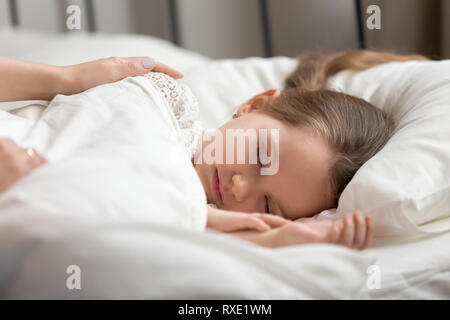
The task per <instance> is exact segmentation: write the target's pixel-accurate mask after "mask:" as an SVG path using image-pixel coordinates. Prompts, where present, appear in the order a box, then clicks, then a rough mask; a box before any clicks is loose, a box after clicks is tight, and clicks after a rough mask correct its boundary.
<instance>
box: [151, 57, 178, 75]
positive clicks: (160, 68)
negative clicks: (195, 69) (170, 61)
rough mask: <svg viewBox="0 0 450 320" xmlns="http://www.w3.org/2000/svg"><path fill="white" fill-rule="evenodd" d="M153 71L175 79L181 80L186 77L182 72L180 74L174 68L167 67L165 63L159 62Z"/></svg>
mask: <svg viewBox="0 0 450 320" xmlns="http://www.w3.org/2000/svg"><path fill="white" fill-rule="evenodd" d="M153 71H156V72H162V73H165V74H167V75H168V76H171V77H172V78H174V79H181V78H183V77H184V76H183V74H182V73H181V72H179V71H177V70H175V69H174V68H172V67H169V66H167V65H165V64H164V63H162V62H159V61H158V62H156V67H155V68H153Z"/></svg>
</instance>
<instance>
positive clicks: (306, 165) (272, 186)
mask: <svg viewBox="0 0 450 320" xmlns="http://www.w3.org/2000/svg"><path fill="white" fill-rule="evenodd" d="M279 94H280V92H279V91H278V90H269V91H267V92H265V93H263V94H260V95H258V96H256V97H254V98H253V99H251V100H250V101H248V102H247V103H245V104H244V105H242V106H241V107H240V108H239V110H238V117H237V118H236V119H233V120H231V121H229V122H227V123H226V124H225V125H223V126H222V127H220V128H219V129H218V130H219V131H220V133H221V136H222V138H223V143H222V153H223V161H219V162H220V164H217V163H213V164H207V163H205V161H203V163H197V164H196V165H195V170H196V172H197V174H198V176H199V178H200V180H201V182H202V184H203V188H204V189H205V193H206V196H207V200H208V203H214V204H215V205H217V207H218V208H219V209H224V210H231V211H240V212H249V213H252V212H268V213H271V214H275V215H279V216H282V217H284V218H286V219H290V220H294V219H298V218H301V217H309V216H312V215H314V214H316V213H319V212H321V211H322V210H325V209H327V208H328V207H329V203H330V200H329V194H328V189H329V187H328V181H329V176H328V170H329V167H330V160H331V159H330V157H331V154H330V150H329V148H328V147H327V146H326V144H325V143H324V142H323V141H322V140H321V139H320V138H319V137H317V136H316V135H314V134H313V133H312V131H311V130H309V129H308V128H296V127H292V126H290V125H287V124H284V123H282V122H281V121H279V120H276V119H274V118H272V117H270V116H268V115H266V114H264V113H262V112H260V111H258V109H259V107H260V106H262V105H263V104H264V103H267V102H268V101H270V100H273V99H276V98H277V97H278V96H279ZM229 129H231V130H236V129H243V130H244V131H246V130H248V129H251V130H255V131H256V132H259V130H260V129H266V130H267V132H268V134H267V138H266V139H261V140H265V141H260V138H261V137H260V136H259V135H256V137H257V138H256V141H254V142H256V145H257V146H258V145H261V144H262V143H263V144H265V145H267V155H268V156H269V158H270V157H271V156H272V155H274V157H273V158H272V161H278V170H277V172H276V173H274V174H268V175H262V174H261V168H262V167H266V168H269V167H271V165H272V168H276V166H273V163H268V164H265V165H264V164H262V165H261V164H260V163H258V162H256V163H254V164H253V163H251V161H249V159H250V158H249V157H250V156H249V154H250V153H252V152H255V151H254V148H250V145H251V144H250V140H251V139H255V138H254V137H253V138H252V137H251V136H245V146H244V147H243V148H244V150H238V149H242V147H240V146H239V144H238V143H236V140H235V141H234V143H233V146H232V148H230V146H228V148H227V134H226V132H227V131H226V130H228V131H230V130H229ZM271 129H278V134H279V136H278V139H276V138H274V137H272V136H271V134H270V132H271ZM233 132H236V131H233ZM272 140H273V141H272ZM275 140H278V141H275ZM213 142H214V139H212V140H211V141H202V142H199V146H198V148H197V154H198V152H200V151H202V152H203V151H205V148H207V147H208V145H209V144H210V143H213ZM272 146H274V148H275V149H278V157H276V154H277V152H276V150H272ZM210 148H211V146H210ZM232 149H233V150H232ZM230 152H233V155H234V161H233V163H229V162H230V161H226V155H227V153H230ZM239 152H242V153H243V154H245V163H243V164H242V163H238V161H237V154H238V153H239ZM230 158H233V157H230ZM276 158H277V159H276ZM197 162H198V161H197Z"/></svg>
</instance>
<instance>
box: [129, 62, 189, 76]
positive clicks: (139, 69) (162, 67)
mask: <svg viewBox="0 0 450 320" xmlns="http://www.w3.org/2000/svg"><path fill="white" fill-rule="evenodd" d="M124 60H126V61H127V62H128V74H127V75H126V76H143V75H145V74H146V73H148V72H151V71H154V72H161V73H165V74H167V75H168V76H170V77H172V78H174V79H180V78H183V74H182V73H181V72H179V71H177V70H175V69H174V68H172V67H169V66H167V65H166V64H164V63H162V62H159V61H156V60H155V59H153V58H150V57H130V58H124Z"/></svg>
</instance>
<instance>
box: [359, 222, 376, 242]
mask: <svg viewBox="0 0 450 320" xmlns="http://www.w3.org/2000/svg"><path fill="white" fill-rule="evenodd" d="M365 220H366V226H367V231H366V239H365V241H364V244H363V246H362V249H367V248H369V247H370V246H371V245H372V239H373V235H374V232H375V224H374V223H373V218H372V217H371V216H368V217H366V219H365Z"/></svg>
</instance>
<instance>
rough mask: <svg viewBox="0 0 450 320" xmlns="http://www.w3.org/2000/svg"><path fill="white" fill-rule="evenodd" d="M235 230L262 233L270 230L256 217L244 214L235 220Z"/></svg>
mask: <svg viewBox="0 0 450 320" xmlns="http://www.w3.org/2000/svg"><path fill="white" fill-rule="evenodd" d="M237 229H255V230H258V231H261V232H263V231H268V230H270V226H269V225H268V224H267V223H266V222H264V221H263V220H262V219H260V218H258V217H255V216H251V215H249V214H245V215H241V216H239V217H238V218H237Z"/></svg>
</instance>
